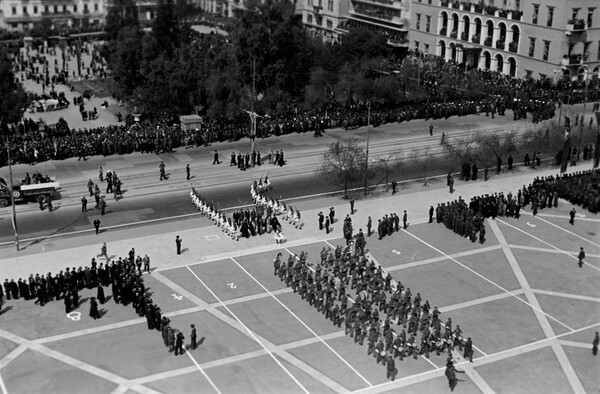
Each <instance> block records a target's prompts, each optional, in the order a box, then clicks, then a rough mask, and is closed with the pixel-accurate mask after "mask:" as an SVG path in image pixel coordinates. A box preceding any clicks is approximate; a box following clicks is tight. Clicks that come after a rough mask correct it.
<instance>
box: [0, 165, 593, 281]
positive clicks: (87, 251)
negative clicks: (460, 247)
mask: <svg viewBox="0 0 600 394" xmlns="http://www.w3.org/2000/svg"><path fill="white" fill-rule="evenodd" d="M591 165H592V164H591V162H587V163H586V165H585V166H579V167H575V168H573V170H576V171H581V170H584V169H589V168H591ZM557 172H558V170H557V169H555V168H551V169H547V168H544V169H541V170H537V169H536V170H532V169H529V168H527V169H520V170H517V171H513V172H512V173H510V174H507V173H503V174H501V175H497V176H494V177H493V178H492V180H489V181H487V182H484V181H483V180H478V181H474V182H473V181H470V182H462V181H458V182H457V184H455V186H456V190H455V193H454V194H452V195H451V194H449V192H448V188H447V187H446V185H445V182H443V181H438V182H434V183H430V185H429V186H423V185H422V183H421V182H419V183H412V184H410V185H407V186H405V187H401V188H400V191H399V192H398V193H397V194H396V195H394V196H391V194H390V193H387V194H382V195H380V196H376V197H373V198H367V199H363V200H361V199H358V197H359V196H356V197H355V199H356V204H355V211H356V213H355V214H354V215H352V221H353V226H354V230H355V232H358V229H359V228H363V231H364V232H365V233H366V223H367V218H368V217H369V216H371V217H372V219H373V225H374V227H375V228H376V223H377V220H378V219H379V218H381V217H382V216H384V215H385V214H389V213H391V212H395V213H398V214H399V215H400V216H401V214H402V211H403V210H406V211H407V212H408V221H409V223H410V224H411V225H416V224H419V223H424V222H426V221H427V218H428V209H429V206H431V205H433V206H434V207H435V206H437V204H438V203H441V202H446V201H450V200H454V199H457V198H458V197H459V196H461V197H462V198H463V199H465V200H467V201H468V200H470V199H471V197H474V196H477V195H481V194H487V193H495V192H504V193H505V194H506V193H508V192H509V191H512V192H513V194H515V193H516V191H517V190H518V189H519V188H521V187H522V186H523V185H526V184H529V183H530V182H531V181H532V180H533V178H535V177H537V176H540V177H544V176H549V175H556V174H557ZM275 187H276V185H275ZM563 203H564V202H563ZM294 206H296V207H297V208H298V209H300V211H301V213H302V217H303V220H304V222H305V225H304V228H303V229H302V230H299V229H296V228H294V227H293V226H292V225H290V224H288V223H287V222H285V221H283V220H281V222H282V226H283V229H284V234H285V236H286V237H287V242H286V243H285V244H284V246H286V247H292V246H300V245H304V244H308V243H311V242H314V241H317V240H324V239H338V238H342V225H341V223H342V220H343V218H344V217H345V216H346V214H348V213H349V203H348V202H347V201H345V200H342V199H340V198H339V197H315V198H312V199H305V200H300V201H298V202H297V203H294ZM329 207H335V211H336V218H337V219H339V220H336V223H335V224H333V226H332V231H331V232H330V234H325V232H324V231H319V230H318V222H317V213H318V212H319V211H323V212H328V208H329ZM193 212H194V210H193V208H192V206H191V203H190V213H193ZM198 217H200V216H198ZM187 220H190V221H192V222H191V223H190V222H187ZM194 221H200V219H195V217H193V216H192V217H190V218H189V219H186V222H185V223H183V224H182V222H170V223H161V224H157V225H155V226H152V227H151V228H149V227H142V228H136V229H135V230H134V231H132V230H128V229H127V228H125V229H123V230H109V231H106V232H104V233H102V234H100V235H95V234H93V233H91V234H90V235H84V236H80V237H75V238H65V239H63V238H57V239H52V238H50V239H48V240H45V241H42V242H39V243H37V244H33V245H30V246H28V247H27V248H26V249H25V250H23V251H21V252H16V250H15V249H14V248H11V249H3V250H2V251H1V253H2V270H1V272H2V275H0V277H7V278H10V279H12V278H14V279H15V280H16V279H18V278H19V277H25V276H29V274H31V273H33V274H35V273H40V274H42V273H47V272H52V273H57V272H59V271H60V270H63V269H64V268H65V267H67V266H68V267H79V266H86V265H89V264H90V261H91V259H92V257H96V256H97V255H98V254H99V252H100V246H101V244H102V242H107V245H108V252H109V255H110V256H111V258H114V257H118V256H125V255H126V254H127V252H128V251H129V250H130V249H131V248H135V250H136V253H137V254H139V255H142V256H143V255H144V254H148V255H149V256H150V259H151V265H152V267H155V268H158V269H165V268H171V267H175V266H179V265H187V264H191V263H197V262H202V261H214V260H218V259H221V258H225V257H230V256H237V255H244V254H252V253H257V252H262V251H268V250H274V249H275V248H277V247H278V246H279V245H276V244H275V241H274V239H273V236H272V235H263V236H256V237H251V238H250V239H244V238H242V239H240V240H239V241H237V242H236V241H233V240H231V239H229V238H227V237H226V236H225V235H224V234H223V233H222V232H221V231H220V229H219V228H218V227H216V226H214V225H212V224H210V225H204V226H202V227H194ZM432 225H436V224H432ZM183 227H187V228H191V229H183ZM176 235H179V236H180V237H181V238H182V239H183V249H184V250H185V252H184V253H183V254H182V255H180V256H177V255H176V253H175V241H174V240H175V236H176ZM448 235H449V236H455V235H454V234H451V233H448ZM367 242H368V245H369V247H373V246H374V245H377V242H378V241H377V238H376V237H373V236H371V237H369V238H367ZM81 245H85V246H81ZM100 262H103V260H100Z"/></svg>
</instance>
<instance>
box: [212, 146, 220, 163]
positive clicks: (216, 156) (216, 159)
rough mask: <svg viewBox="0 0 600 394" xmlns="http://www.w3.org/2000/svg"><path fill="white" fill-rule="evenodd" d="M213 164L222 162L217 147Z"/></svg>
mask: <svg viewBox="0 0 600 394" xmlns="http://www.w3.org/2000/svg"><path fill="white" fill-rule="evenodd" d="M213 164H221V162H220V161H219V152H217V150H216V149H215V158H214V160H213Z"/></svg>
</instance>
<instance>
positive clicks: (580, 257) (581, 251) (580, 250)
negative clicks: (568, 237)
mask: <svg viewBox="0 0 600 394" xmlns="http://www.w3.org/2000/svg"><path fill="white" fill-rule="evenodd" d="M577 258H578V259H579V262H578V264H579V268H581V267H583V259H585V251H584V250H583V246H582V247H581V248H579V255H577Z"/></svg>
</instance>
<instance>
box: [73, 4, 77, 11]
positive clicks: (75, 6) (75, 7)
mask: <svg viewBox="0 0 600 394" xmlns="http://www.w3.org/2000/svg"><path fill="white" fill-rule="evenodd" d="M73 12H77V4H73Z"/></svg>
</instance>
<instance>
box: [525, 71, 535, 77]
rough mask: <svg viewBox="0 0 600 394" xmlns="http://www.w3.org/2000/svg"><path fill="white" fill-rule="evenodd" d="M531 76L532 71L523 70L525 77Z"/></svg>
mask: <svg viewBox="0 0 600 394" xmlns="http://www.w3.org/2000/svg"><path fill="white" fill-rule="evenodd" d="M532 76H533V71H531V70H525V77H526V78H531V77H532Z"/></svg>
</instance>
